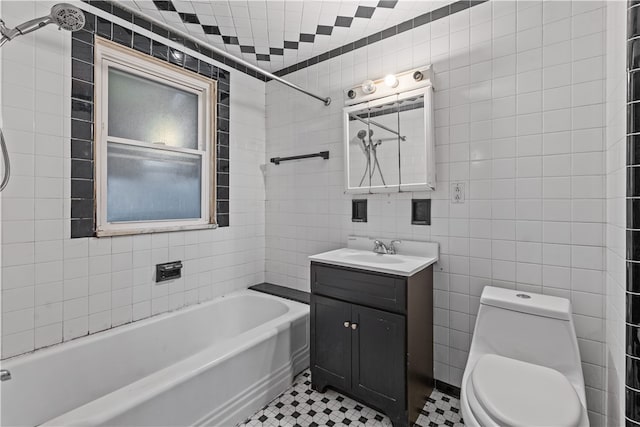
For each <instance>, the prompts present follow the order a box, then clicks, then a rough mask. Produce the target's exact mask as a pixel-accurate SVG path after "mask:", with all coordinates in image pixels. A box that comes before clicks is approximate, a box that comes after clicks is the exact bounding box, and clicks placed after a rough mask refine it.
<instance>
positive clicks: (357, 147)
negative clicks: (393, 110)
mask: <svg viewBox="0 0 640 427" xmlns="http://www.w3.org/2000/svg"><path fill="white" fill-rule="evenodd" d="M368 114H369V113H368V110H364V111H354V112H352V113H349V141H348V144H349V147H348V149H349V153H348V157H349V171H348V172H349V176H348V179H349V186H350V187H353V188H369V187H370V186H371V170H370V163H371V162H370V161H371V158H370V156H369V145H368V142H367V141H368V135H369V125H368V124H367V120H368V118H369V116H368Z"/></svg>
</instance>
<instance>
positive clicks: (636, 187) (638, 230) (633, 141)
mask: <svg viewBox="0 0 640 427" xmlns="http://www.w3.org/2000/svg"><path fill="white" fill-rule="evenodd" d="M638 35H640V6H639V2H637V1H633V0H628V1H627V130H626V133H627V139H626V142H627V147H626V154H627V159H626V162H625V164H626V176H627V182H626V187H627V188H626V198H627V200H626V204H627V207H626V214H627V218H626V229H627V230H626V251H625V252H626V309H625V312H626V313H625V321H626V325H625V328H626V333H625V335H626V338H625V341H626V343H625V354H626V356H625V359H626V361H625V364H626V369H625V397H624V399H625V425H627V426H638V425H640V391H639V389H640V359H639V358H638V357H639V356H640V262H639V261H640V199H639V198H638V197H640V150H638V149H636V146H637V145H638V143H640V135H637V133H639V132H640V102H639V101H640V70H637V68H638V67H640V38H638Z"/></svg>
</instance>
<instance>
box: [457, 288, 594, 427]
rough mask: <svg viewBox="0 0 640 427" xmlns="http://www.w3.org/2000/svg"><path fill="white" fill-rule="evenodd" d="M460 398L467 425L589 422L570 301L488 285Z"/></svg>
mask: <svg viewBox="0 0 640 427" xmlns="http://www.w3.org/2000/svg"><path fill="white" fill-rule="evenodd" d="M460 401H461V402H460V403H461V410H462V417H463V419H464V424H465V425H466V426H483V427H489V426H500V427H509V426H540V427H543V426H553V427H565V426H566V427H577V426H580V427H588V426H589V419H588V418H587V406H586V397H585V391H584V378H583V376H582V366H581V364H580V351H579V349H578V340H577V338H576V333H575V329H574V326H573V319H572V316H571V303H570V302H569V300H567V299H565V298H558V297H552V296H547V295H540V294H534V293H529V292H520V291H514V290H510V289H502V288H495V287H492V286H487V287H485V288H484V291H483V292H482V297H481V298H480V309H479V310H478V318H477V320H476V326H475V329H474V332H473V340H472V342H471V349H470V351H469V358H468V360H467V365H466V368H465V371H464V375H463V377H462V387H461V392H460Z"/></svg>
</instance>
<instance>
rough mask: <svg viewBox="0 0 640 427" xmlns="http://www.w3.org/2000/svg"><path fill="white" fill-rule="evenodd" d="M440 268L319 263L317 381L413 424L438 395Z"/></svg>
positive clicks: (314, 347)
mask: <svg viewBox="0 0 640 427" xmlns="http://www.w3.org/2000/svg"><path fill="white" fill-rule="evenodd" d="M432 307H433V267H432V266H429V267H426V268H425V269H423V270H421V271H419V272H417V273H415V274H414V275H412V276H409V277H404V276H396V275H391V274H385V273H376V272H371V271H366V270H359V269H353V268H349V267H340V266H335V265H329V264H322V263H318V262H312V263H311V383H312V387H313V388H314V389H315V390H317V391H320V392H324V390H325V389H326V388H327V387H332V388H335V389H336V390H338V391H340V392H343V393H345V394H347V395H349V396H351V397H353V398H355V399H357V400H360V401H361V402H363V403H364V404H366V405H369V406H371V407H373V408H376V409H378V410H380V411H381V412H383V413H384V414H386V415H387V416H389V418H390V419H391V421H392V422H393V424H394V426H408V425H411V424H413V423H414V422H415V421H416V419H417V418H418V415H419V414H420V410H421V409H422V408H423V406H424V404H425V402H426V399H427V397H428V396H429V395H430V393H431V391H432V389H433V308H432Z"/></svg>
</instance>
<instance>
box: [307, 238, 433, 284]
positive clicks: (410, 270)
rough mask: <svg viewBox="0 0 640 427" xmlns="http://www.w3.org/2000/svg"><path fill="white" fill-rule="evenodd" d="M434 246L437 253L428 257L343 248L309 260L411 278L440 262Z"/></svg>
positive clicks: (427, 254) (430, 252)
mask: <svg viewBox="0 0 640 427" xmlns="http://www.w3.org/2000/svg"><path fill="white" fill-rule="evenodd" d="M434 245H435V248H436V250H435V252H434V251H427V252H426V253H425V255H426V256H416V255H403V254H395V255H389V254H376V253H374V252H372V251H368V250H362V249H351V248H342V249H336V250H334V251H329V252H324V253H321V254H317V255H312V256H310V257H309V259H310V260H311V261H315V262H321V263H324V264H332V265H339V266H342V267H351V268H358V269H362V270H368V271H376V272H379V273H389V274H395V275H398V276H411V275H413V274H415V273H417V272H418V271H420V270H422V269H424V268H426V267H428V266H430V265H431V264H433V263H435V262H437V261H438V255H437V254H438V252H437V244H435V243H434Z"/></svg>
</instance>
